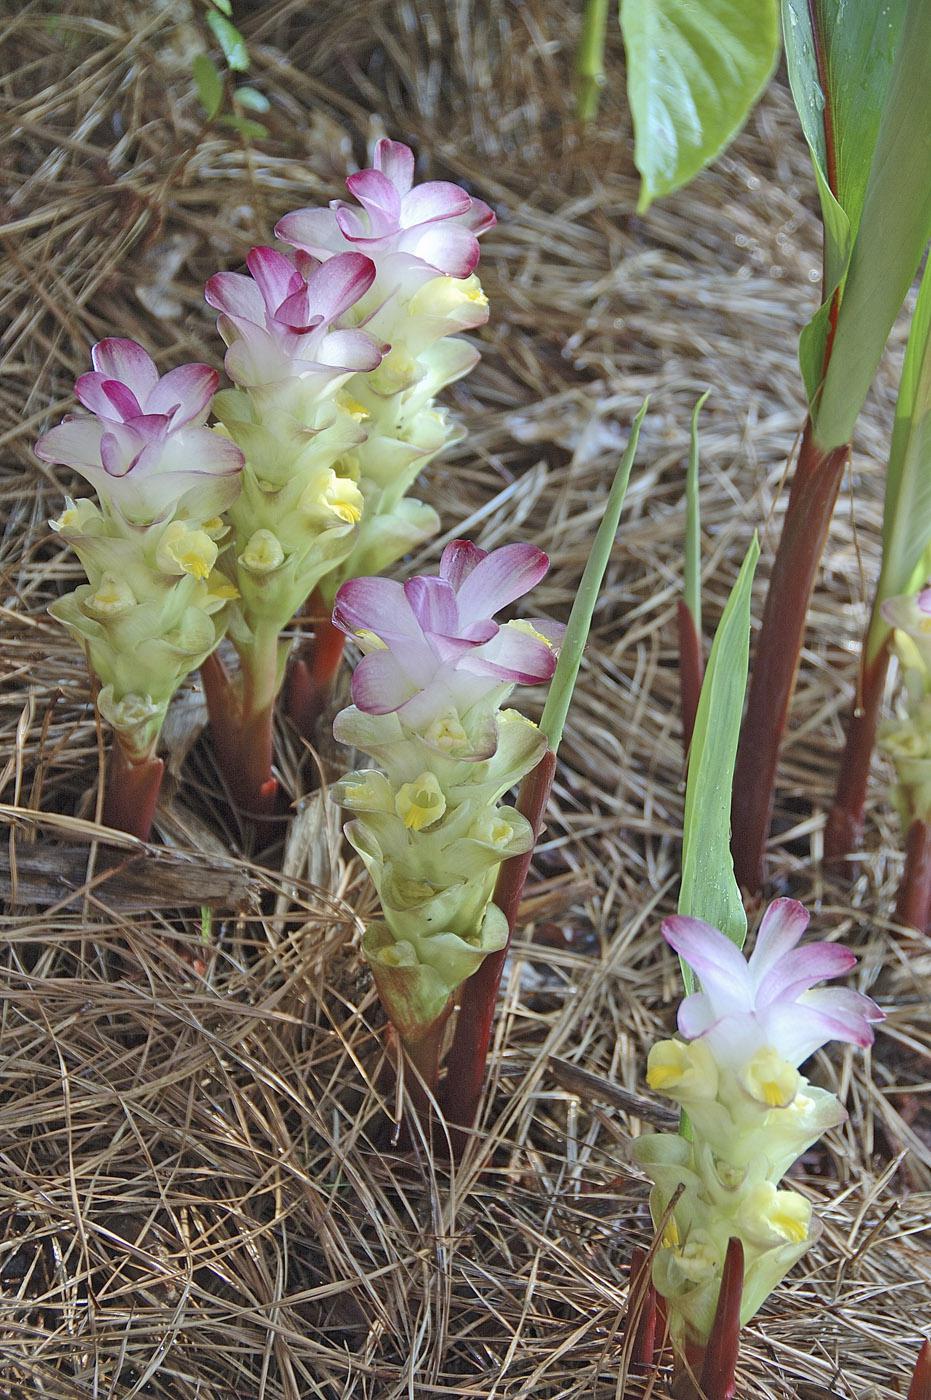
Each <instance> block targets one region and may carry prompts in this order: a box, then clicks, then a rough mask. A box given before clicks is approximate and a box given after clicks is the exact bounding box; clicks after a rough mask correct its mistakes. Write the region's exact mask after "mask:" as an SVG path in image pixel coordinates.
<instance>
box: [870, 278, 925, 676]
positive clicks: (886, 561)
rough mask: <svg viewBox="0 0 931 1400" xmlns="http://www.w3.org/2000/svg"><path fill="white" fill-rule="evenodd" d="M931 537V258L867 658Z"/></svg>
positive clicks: (898, 415) (900, 416)
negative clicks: (889, 604)
mask: <svg viewBox="0 0 931 1400" xmlns="http://www.w3.org/2000/svg"><path fill="white" fill-rule="evenodd" d="M929 542H931V261H929V262H928V264H927V265H926V267H925V274H924V277H923V278H922V281H921V290H920V291H919V293H918V301H917V303H916V305H915V314H914V316H913V317H912V324H911V329H910V330H909V335H908V345H907V346H906V349H905V362H904V364H903V366H902V379H901V381H900V383H899V398H898V402H897V404H896V410H895V425H894V427H893V430H892V445H891V447H890V449H889V465H888V467H887V470H886V500H885V505H884V507H883V562H882V569H881V570H880V574H879V585H878V587H877V590H876V603H875V606H874V608H873V616H872V618H871V619H870V632H869V638H868V640H867V661H872V660H873V659H874V657H875V656H876V654H877V652H878V651H879V649H880V647H881V646H882V644H883V642H884V641H885V639H886V637H887V636H888V634H889V624H888V623H887V622H886V621H885V619H884V618H883V616H882V614H881V612H880V610H879V609H880V606H881V604H882V603H884V602H885V600H886V599H887V598H894V597H896V595H897V594H900V593H908V592H911V591H913V590H914V589H915V588H917V587H919V586H920V585H921V584H922V583H923V582H924V578H923V577H920V576H918V577H916V576H917V575H920V574H921V572H922V566H923V556H924V553H925V550H926V549H927V547H928V544H929Z"/></svg>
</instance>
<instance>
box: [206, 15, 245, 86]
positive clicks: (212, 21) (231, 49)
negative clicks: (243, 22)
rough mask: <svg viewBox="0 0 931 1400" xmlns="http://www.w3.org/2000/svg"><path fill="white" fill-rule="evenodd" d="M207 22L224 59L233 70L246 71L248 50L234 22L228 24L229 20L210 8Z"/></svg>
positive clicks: (235, 71)
mask: <svg viewBox="0 0 931 1400" xmlns="http://www.w3.org/2000/svg"><path fill="white" fill-rule="evenodd" d="M207 23H208V24H209V26H210V29H211V32H212V33H213V37H214V38H215V39H216V41H217V43H218V44H219V45H220V48H221V49H222V50H223V57H224V58H225V59H226V61H227V63H228V64H229V66H230V68H231V69H232V70H233V72H234V73H246V72H248V71H249V50H248V49H247V48H246V41H245V39H244V38H243V37H242V35H241V34H240V32H239V30H238V29H237V28H236V26H235V24H230V22H229V20H228V19H226V18H225V16H224V15H221V14H220V13H219V12H218V11H217V10H211V11H210V12H209V14H208V15H207Z"/></svg>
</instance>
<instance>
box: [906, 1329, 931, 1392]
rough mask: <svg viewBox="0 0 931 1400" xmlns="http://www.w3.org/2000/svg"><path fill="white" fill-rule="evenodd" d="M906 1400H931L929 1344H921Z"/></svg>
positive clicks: (930, 1345) (930, 1346)
mask: <svg viewBox="0 0 931 1400" xmlns="http://www.w3.org/2000/svg"><path fill="white" fill-rule="evenodd" d="M908 1400H931V1342H928V1341H925V1342H922V1344H921V1351H920V1352H919V1353H918V1360H917V1361H916V1362H915V1371H914V1374H913V1376H912V1383H911V1385H910V1386H909V1390H908Z"/></svg>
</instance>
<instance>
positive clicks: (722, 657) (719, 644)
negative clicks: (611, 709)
mask: <svg viewBox="0 0 931 1400" xmlns="http://www.w3.org/2000/svg"><path fill="white" fill-rule="evenodd" d="M759 557H760V545H759V541H758V539H757V538H756V536H754V538H753V541H752V543H751V545H750V548H749V549H748V550H747V554H746V557H745V558H744V561H743V564H742V565H741V568H740V573H739V574H738V576H737V581H736V582H735V584H734V587H733V588H732V589H731V594H730V597H729V598H728V600H727V604H726V606H725V608H724V612H723V613H722V614H721V621H720V622H719V624H718V630H717V632H716V633H715V638H714V643H713V645H712V648H711V655H710V657H709V659H708V668H707V670H706V672H705V679H704V681H703V683H702V688H701V698H700V700H699V702H698V714H697V716H696V718H695V730H694V733H693V736H692V747H691V750H690V753H689V768H688V780H687V782H686V789H685V822H684V827H683V837H682V883H681V886H680V889H679V913H680V914H687V915H690V916H691V917H692V918H696V919H704V920H705V921H706V922H707V923H709V924H713V925H714V927H715V928H719V929H720V930H721V931H722V933H725V934H727V936H728V938H730V939H731V940H732V941H733V942H734V943H736V944H737V947H738V948H741V947H743V943H744V940H745V938H746V936H747V916H746V913H745V912H744V906H743V900H742V899H741V897H740V890H739V889H738V887H737V881H736V879H735V878H734V862H733V859H732V857H731V844H730V836H731V791H732V788H733V783H734V765H735V763H736V760H737V741H738V739H739V737H740V722H741V718H742V716H743V706H744V696H745V693H746V689H747V670H748V667H749V660H750V596H751V590H752V587H753V575H754V572H755V570H756V565H757V560H758V559H759ZM683 976H684V978H685V984H686V989H687V990H688V991H692V990H693V988H694V978H693V976H692V973H691V970H690V969H689V968H687V967H685V966H684V965H683Z"/></svg>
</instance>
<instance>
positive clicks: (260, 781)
mask: <svg viewBox="0 0 931 1400" xmlns="http://www.w3.org/2000/svg"><path fill="white" fill-rule="evenodd" d="M200 675H201V680H202V681H203V685H204V695H205V696H206V698H207V712H208V714H209V715H210V728H211V731H212V733H213V742H214V745H215V747H216V751H217V759H218V761H219V764H220V768H221V770H222V772H223V776H224V778H225V779H226V782H227V785H228V786H229V790H230V793H231V794H232V796H233V799H234V800H235V801H236V802H237V803H238V805H239V806H240V807H242V808H243V810H244V811H246V812H250V813H251V814H253V815H254V816H270V815H271V814H272V813H273V812H274V811H275V808H276V806H277V801H278V781H277V779H276V778H275V777H274V775H273V773H272V758H273V752H274V749H273V728H272V726H273V719H274V712H273V709H272V706H271V705H269V704H265V705H263V706H262V708H261V709H254V708H251V707H249V699H250V696H249V686H248V681H247V682H246V685H245V693H244V696H243V699H242V700H240V699H239V697H238V696H237V695H236V692H235V690H234V688H233V685H232V683H231V681H230V678H229V676H228V675H227V673H226V667H225V666H224V665H223V662H222V661H221V660H220V658H219V656H218V655H217V653H216V652H214V653H213V655H212V656H208V657H207V660H206V661H205V662H204V664H203V665H202V666H201V668H200Z"/></svg>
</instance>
